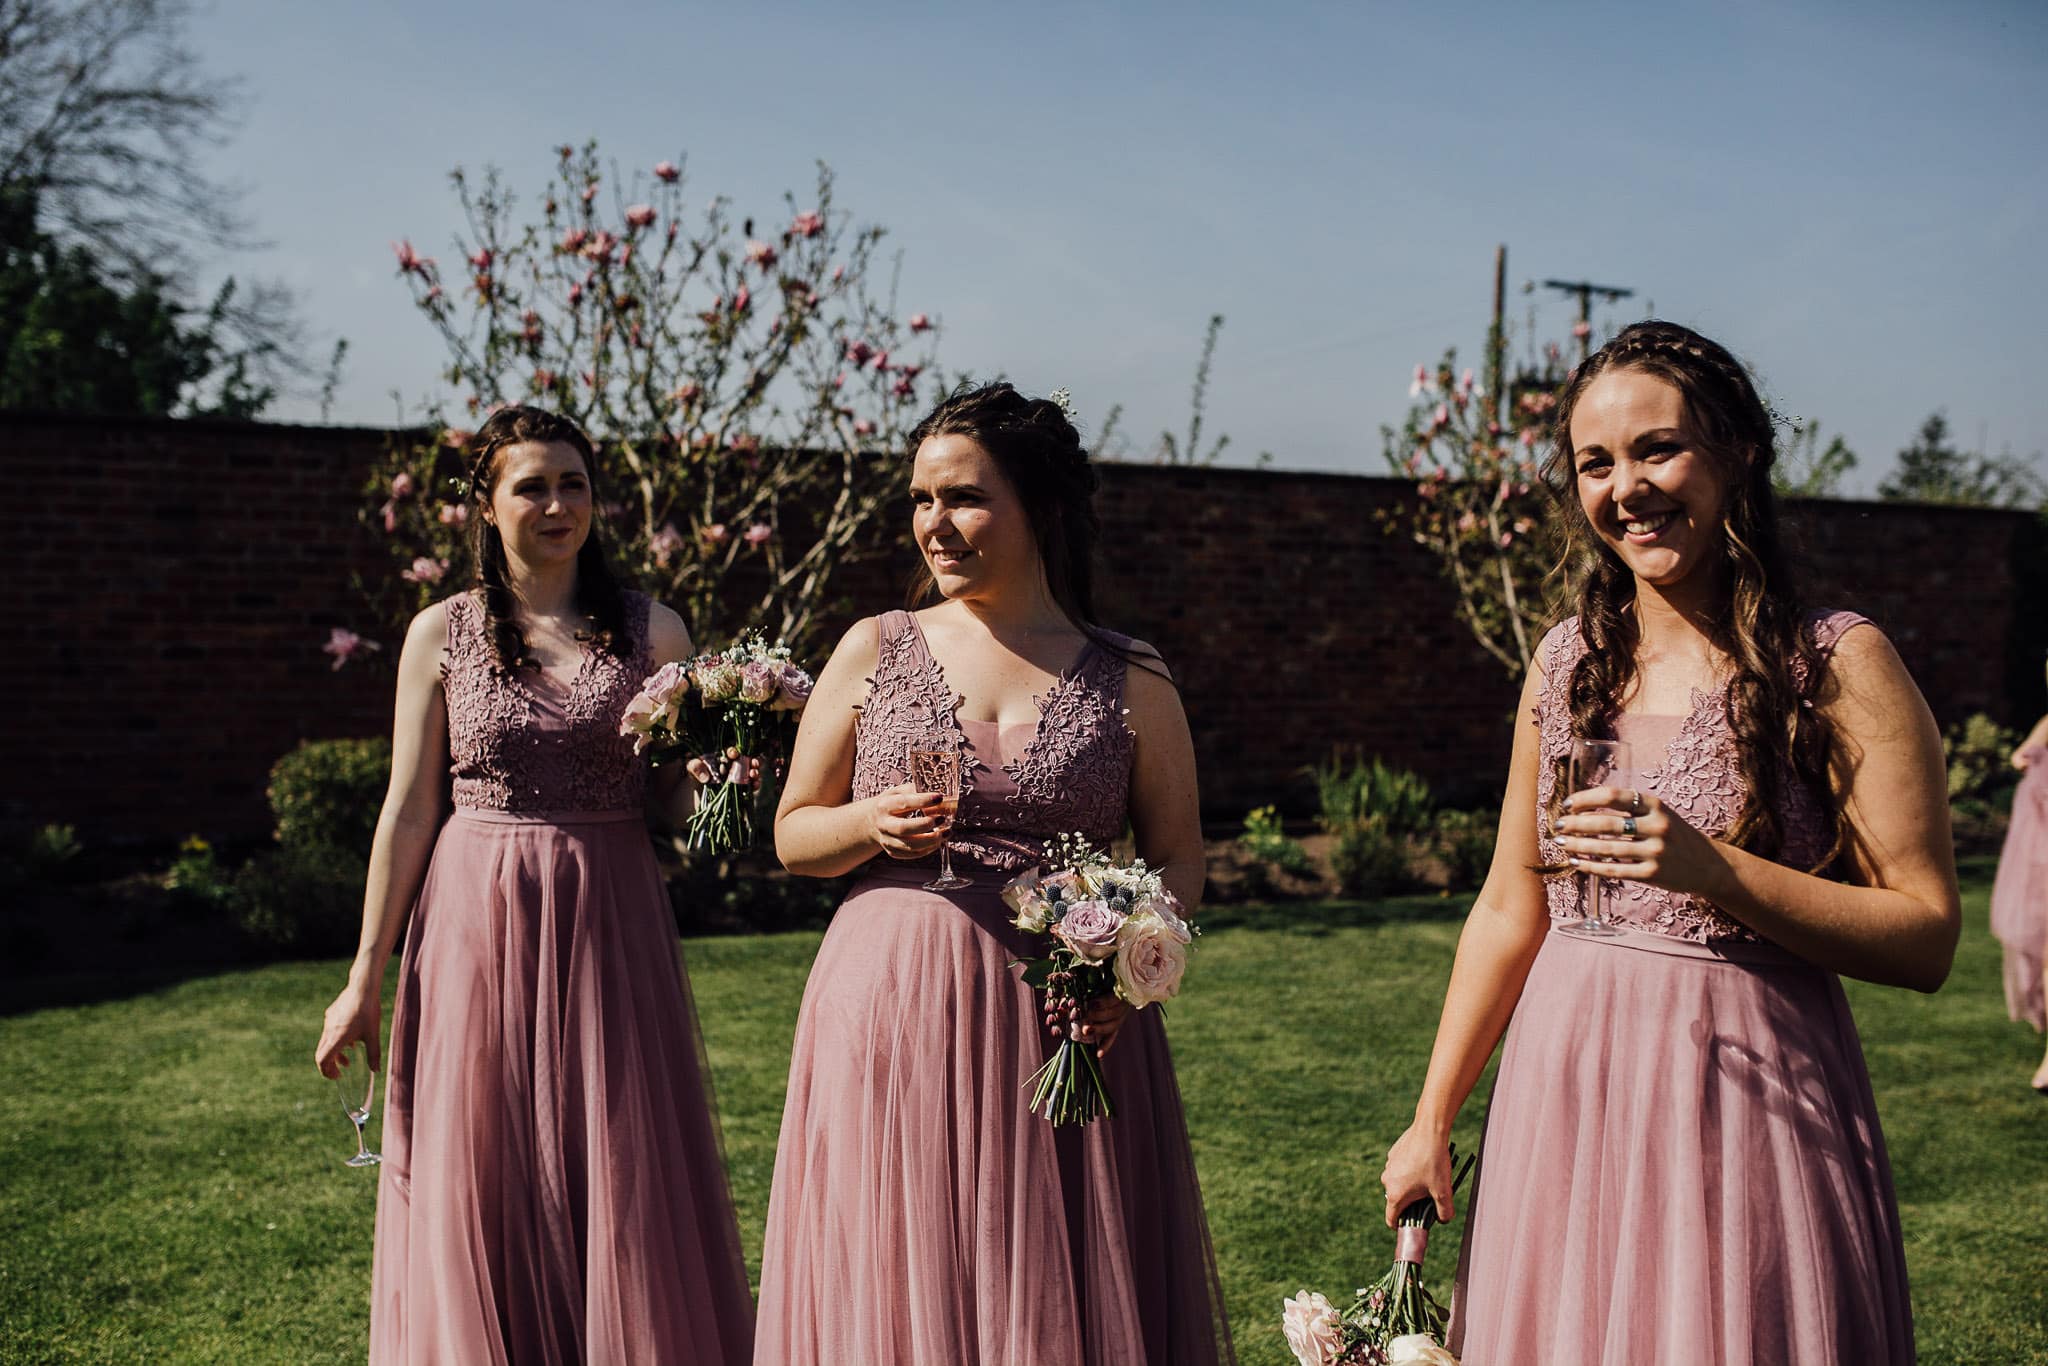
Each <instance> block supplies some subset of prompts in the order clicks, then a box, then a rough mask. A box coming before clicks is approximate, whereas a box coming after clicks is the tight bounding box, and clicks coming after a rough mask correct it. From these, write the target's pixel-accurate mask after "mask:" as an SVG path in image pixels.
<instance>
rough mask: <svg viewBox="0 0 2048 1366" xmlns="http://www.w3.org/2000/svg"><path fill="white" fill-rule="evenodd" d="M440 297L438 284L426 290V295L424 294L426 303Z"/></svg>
mask: <svg viewBox="0 0 2048 1366" xmlns="http://www.w3.org/2000/svg"><path fill="white" fill-rule="evenodd" d="M440 297H441V286H439V285H435V286H434V287H433V288H432V289H429V290H428V291H427V295H426V298H427V302H428V303H433V302H435V301H436V300H438V299H439V298H440Z"/></svg>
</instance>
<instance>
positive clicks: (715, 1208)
mask: <svg viewBox="0 0 2048 1366" xmlns="http://www.w3.org/2000/svg"><path fill="white" fill-rule="evenodd" d="M447 610H448V654H447V663H446V665H445V667H444V669H443V673H442V689H443V695H444V696H445V698H446V701H447V710H448V749H449V755H450V759H451V762H452V789H453V796H454V808H455V809H454V812H453V814H452V815H451V816H450V817H449V819H448V821H447V822H446V824H444V825H443V826H442V827H441V831H440V833H439V835H438V836H437V838H436V839H435V842H434V852H433V857H432V860H431V862H430V863H429V865H428V868H427V872H426V877H425V879H424V881H423V883H422V884H421V888H420V894H419V899H418V902H417V904H416V905H415V906H414V908H413V913H412V920H411V924H410V925H409V927H408V928H407V932H406V941H405V956H404V959H403V960H402V962H401V964H400V967H399V977H398V991H397V1002H396V1004H395V1006H394V1008H393V1011H392V1016H391V1043H390V1046H389V1048H388V1049H387V1051H386V1073H385V1077H386V1085H385V1105H384V1127H383V1151H384V1165H383V1167H382V1169H381V1172H380V1184H379V1189H378V1198H377V1240H376V1256H375V1269H374V1271H373V1273H372V1299H371V1311H370V1360H371V1361H372V1362H373V1363H376V1364H377V1366H399V1363H404V1364H405V1366H429V1364H430V1363H431V1364H434V1366H439V1364H441V1363H447V1366H524V1363H540V1364H542V1366H570V1364H571V1363H580V1362H592V1363H595V1362H621V1363H622V1362H657V1361H658V1362H690V1363H717V1364H718V1366H737V1364H738V1363H742V1362H745V1361H748V1360H750V1359H751V1356H752V1349H753V1307H752V1303H751V1299H750V1296H749V1295H748V1292H747V1276H746V1265H745V1262H744V1261H743V1260H742V1258H741V1254H740V1245H739V1229H738V1225H737V1223H736V1222H735V1220H734V1217H733V1209H732V1200H731V1196H730V1195H729V1193H728V1191H727V1188H726V1178H725V1167H724V1163H723V1161H722V1153H721V1149H720V1145H719V1139H718V1130H717V1124H716V1121H715V1118H714V1116H713V1114H712V1106H711V1094H710V1079H709V1076H708V1074H707V1072H706V1069H705V1066H704V1060H703V1056H702V1050H701V1046H700V1043H699V1039H698V1033H697V1022H696V1013H695V1011H694V1009H693V1007H692V1006H691V1003H690V997H689V987H688V984H687V982H686V980H685V978H684V975H683V971H682V964H681V960H680V958H679V956H678V954H677V948H676V938H675V922H674V919H673V916H672V914H671V911H670V909H669V903H668V895H667V891H666V889H665V888H664V887H663V885H662V881H661V876H660V872H659V870H658V868H657V867H656V865H655V861H654V851H653V849H652V847H651V846H650V845H649V843H648V839H647V830H646V826H645V823H644V816H643V807H644V802H645V785H646V764H645V762H644V761H643V760H642V759H641V758H640V757H639V756H637V755H635V754H634V753H633V745H632V742H631V741H630V740H627V739H624V738H622V737H621V736H620V735H619V733H618V730H619V717H620V715H621V714H622V713H623V712H624V710H625V707H626V703H627V702H628V701H629V700H631V698H632V697H633V695H634V694H635V693H636V692H637V691H638V690H639V686H640V683H641V681H642V680H643V679H645V678H646V676H647V674H648V673H650V672H651V671H652V664H653V661H652V658H651V653H650V649H649V646H648V635H647V619H648V613H649V601H648V599H647V598H645V597H644V596H642V595H640V594H637V593H635V594H629V595H628V629H629V632H630V634H631V636H632V638H633V641H634V649H633V650H632V652H631V654H630V656H629V657H627V658H623V659H622V658H619V657H617V656H614V655H612V654H610V653H609V652H604V651H599V650H596V649H592V648H586V649H585V650H584V653H583V658H582V660H581V662H580V663H579V664H578V666H577V667H576V668H575V669H574V670H573V671H572V670H568V669H564V670H560V671H556V672H553V673H550V674H546V675H541V676H535V675H534V673H532V672H531V671H526V672H522V673H519V674H509V673H507V672H506V671H504V670H501V669H499V668H498V667H497V666H496V664H495V661H494V660H493V659H492V656H491V652H490V644H489V641H488V640H487V639H486V636H485V632H484V622H483V612H482V610H481V608H480V606H479V604H478V603H477V601H476V600H475V599H474V598H473V597H472V596H471V595H469V594H467V593H464V594H458V595H457V596H455V597H453V598H451V599H449V600H448V603H447Z"/></svg>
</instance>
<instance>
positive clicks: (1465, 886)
mask: <svg viewBox="0 0 2048 1366" xmlns="http://www.w3.org/2000/svg"><path fill="white" fill-rule="evenodd" d="M1433 833H1434V840H1433V843H1434V846H1435V852H1436V856H1437V859H1438V860H1439V861H1440V862H1441V863H1442V864H1443V866H1444V875H1445V877H1446V879H1447V880H1448V885H1449V888H1450V890H1452V891H1467V890H1469V889H1471V888H1474V887H1477V886H1479V885H1480V884H1481V883H1483V882H1485V881H1486V872H1487V870H1488V869H1489V868H1491V867H1492V866H1493V843H1494V838H1495V837H1496V836H1497V835H1498V834H1499V833H1500V825H1499V820H1498V818H1497V817H1496V816H1495V815H1494V813H1493V812H1491V811H1439V812H1437V813H1436V829H1435V831H1434V832H1433Z"/></svg>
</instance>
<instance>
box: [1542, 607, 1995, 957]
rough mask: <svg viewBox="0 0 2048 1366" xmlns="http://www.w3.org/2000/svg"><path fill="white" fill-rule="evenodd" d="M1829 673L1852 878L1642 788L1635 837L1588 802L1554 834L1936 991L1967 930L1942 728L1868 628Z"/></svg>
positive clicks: (1843, 647) (1594, 855) (1579, 849)
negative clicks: (1791, 858)
mask: <svg viewBox="0 0 2048 1366" xmlns="http://www.w3.org/2000/svg"><path fill="white" fill-rule="evenodd" d="M1828 679H1829V681H1828V686H1827V688H1826V690H1825V692H1824V694H1823V696H1822V697H1821V699H1820V700H1819V702H1818V703H1817V705H1818V706H1819V708H1820V710H1821V713H1822V715H1824V716H1825V717H1826V718H1827V719H1828V721H1829V722H1830V723H1831V724H1832V726H1833V727H1834V732H1835V742H1836V754H1837V760H1836V765H1835V769H1836V775H1835V781H1836V783H1837V784H1838V786H1839V788H1840V790H1841V791H1842V792H1843V794H1844V796H1843V803H1844V812H1845V814H1846V816H1847V818H1848V823H1849V830H1850V839H1849V844H1848V848H1847V849H1846V850H1845V851H1844V856H1845V858H1846V859H1847V861H1848V865H1849V869H1850V872H1851V873H1852V875H1853V877H1854V881H1853V882H1837V881H1835V880H1833V879H1831V878H1826V877H1819V876H1816V875H1814V874H1812V873H1804V872H1800V871H1799V870H1798V869H1796V868H1788V867H1786V866H1785V865H1784V864H1781V863H1773V862H1772V861H1771V860H1769V859H1767V858H1763V857H1760V856H1759V855H1756V854H1752V853H1749V852H1747V851H1745V850H1741V849H1737V848H1735V847H1734V846H1732V845H1728V844H1723V843H1721V842H1720V841H1718V840H1710V839H1708V838H1707V837H1706V836H1704V835H1702V834H1701V833H1700V832H1699V831H1697V830H1695V829H1693V828H1692V827H1691V826H1690V825H1687V824H1686V823H1685V822H1684V821H1683V820H1680V819H1679V818H1678V817H1677V816H1674V815H1672V814H1671V813H1670V812H1669V811H1667V810H1665V809H1664V808H1663V806H1662V803H1659V802H1657V801H1656V800H1655V799H1654V798H1646V804H1647V805H1648V806H1649V808H1650V809H1649V811H1648V812H1647V813H1646V814H1645V815H1643V816H1642V817H1640V818H1638V820H1637V823H1636V825H1637V832H1638V837H1637V838H1636V839H1635V840H1624V839H1617V838H1616V837H1615V834H1616V831H1617V827H1618V825H1619V819H1620V818H1618V817H1615V816H1612V815H1605V814H1594V813H1587V814H1583V815H1573V816H1569V817H1566V818H1565V820H1564V821H1562V822H1560V824H1561V826H1562V827H1563V828H1566V829H1574V830H1577V831H1579V832H1580V833H1579V834H1577V835H1574V836H1569V837H1567V838H1564V839H1562V840H1560V841H1559V842H1560V843H1561V844H1563V845H1564V847H1565V848H1566V849H1568V850H1570V851H1571V852H1572V853H1573V854H1575V855H1579V856H1591V857H1590V858H1588V859H1587V860H1586V861H1585V862H1584V864H1583V871H1585V872H1589V873H1596V874H1600V875H1602V876H1607V877H1625V878H1640V879H1642V880H1643V881H1646V882H1650V883H1653V884H1655V885H1657V886H1659V887H1666V888H1669V889H1670V890H1672V891H1675V892H1687V893H1690V894H1692V895H1694V896H1698V897H1701V898H1703V899H1704V900H1707V901H1710V902H1712V903H1713V904H1714V905H1716V906H1718V907H1720V908H1721V909H1722V910H1723V911H1726V912H1727V913H1728V914H1729V915H1731V916H1734V917H1735V918H1736V919H1737V920H1740V921H1741V922H1742V923H1743V924H1745V925H1747V926H1749V927H1750V928H1751V929H1753V930H1755V931H1756V932H1757V933H1758V934H1761V935H1763V936H1764V937H1766V938H1768V939H1770V940H1771V941H1772V942H1774V943H1777V944H1780V945H1782V946H1783V947H1785V948H1787V949H1789V950H1791V951H1792V952H1793V953H1796V954H1798V955H1799V956H1800V957H1801V958H1804V959H1806V960H1807V961H1808V962H1810V963H1814V964H1817V965H1818V966H1820V967H1824V968H1828V969H1830V970H1831V971H1834V972H1839V973H1842V974H1844V975H1846V976H1850V977H1860V978H1862V979H1864V980H1865V981H1870V982H1879V983H1883V984H1885V985H1888V986H1904V987H1912V988H1914V989H1915V990H1917V991H1933V990H1935V989H1936V988H1937V987H1939V986H1940V985H1941V984H1942V982H1943V981H1944V980H1945V979H1946V978H1947V977H1948V970H1949V965H1950V963H1951V962H1952V961H1953V960H1954V958H1955V949H1956V939H1957V937H1958V936H1959V935H1960V934H1961V931H1962V897H1961V894H1960V892H1959V891H1958V889H1957V887H1956V861H1955V841H1954V837H1953V835H1952V834H1951V832H1950V829H1949V811H1948V777H1947V764H1946V761H1945V760H1944V759H1943V757H1942V752H1941V733H1940V731H1939V730H1937V729H1936V727H1935V724H1934V716H1933V713H1931V712H1930V711H1928V709H1927V702H1926V700H1925V699H1924V698H1922V697H1921V696H1920V690H1919V689H1918V688H1916V687H1915V686H1914V685H1913V679H1912V676H1911V675H1910V674H1908V673H1907V672H1906V666H1905V664H1904V663H1903V662H1902V661H1901V660H1900V659H1899V656H1898V652H1897V651H1895V650H1893V649H1892V645H1891V642H1890V641H1889V640H1887V639H1885V637H1884V634H1883V633H1882V632H1880V631H1878V630H1876V629H1875V628H1860V627H1859V628H1852V629H1851V630H1849V631H1848V632H1847V633H1845V634H1844V635H1843V636H1842V639H1841V641H1840V642H1839V643H1838V644H1837V645H1836V647H1835V652H1834V663H1833V667H1832V668H1830V669H1829V671H1828ZM1603 792H1605V793H1606V797H1607V799H1606V800H1605V801H1603V800H1602V793H1603ZM1623 800H1625V798H1624V799H1623ZM1572 804H1573V805H1574V806H1603V805H1604V806H1609V807H1610V808H1611V807H1612V806H1614V805H1617V804H1619V803H1618V802H1617V800H1616V794H1615V793H1614V792H1613V791H1612V790H1609V789H1596V790H1595V791H1593V792H1590V793H1580V794H1577V795H1575V796H1574V797H1573V798H1572ZM1602 858H1607V859H1613V860H1616V861H1615V862H1612V863H1603V862H1599V861H1597V860H1599V859H1602Z"/></svg>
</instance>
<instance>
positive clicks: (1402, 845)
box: [1330, 820, 1413, 900]
mask: <svg viewBox="0 0 2048 1366" xmlns="http://www.w3.org/2000/svg"><path fill="white" fill-rule="evenodd" d="M1330 872H1331V874H1332V875H1333V876H1334V877H1335V878H1336V879H1337V887H1338V890H1340V891H1341V892H1343V894H1344V895H1345V896H1351V897H1358V898H1361V899H1367V900H1369V899H1371V898H1372V897H1376V896H1385V895H1387V894H1388V893H1390V892H1398V891H1401V890H1402V889H1404V888H1406V887H1409V886H1411V885H1413V879H1412V878H1411V877H1410V876H1409V874H1408V840H1407V837H1406V836H1405V835H1402V834H1399V833H1397V832H1396V831H1393V830H1390V829H1388V828H1387V825H1386V824H1385V822H1383V821H1379V820H1364V821H1360V822H1359V823H1358V824H1356V825H1354V826H1352V827H1351V828H1350V829H1348V830H1345V831H1343V832H1342V833H1341V834H1339V835H1338V836H1337V840H1336V843H1335V844H1334V845H1332V846H1331V849H1330Z"/></svg>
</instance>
